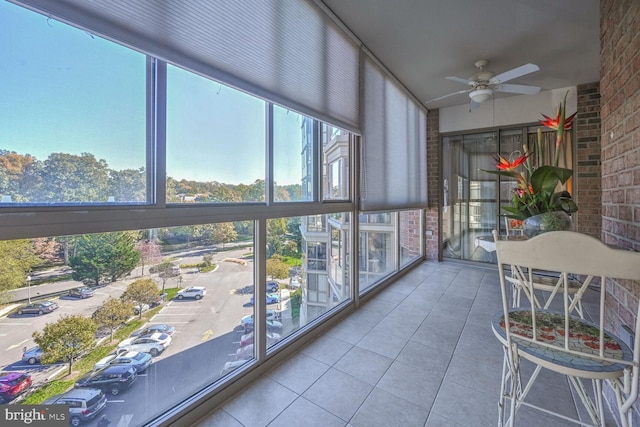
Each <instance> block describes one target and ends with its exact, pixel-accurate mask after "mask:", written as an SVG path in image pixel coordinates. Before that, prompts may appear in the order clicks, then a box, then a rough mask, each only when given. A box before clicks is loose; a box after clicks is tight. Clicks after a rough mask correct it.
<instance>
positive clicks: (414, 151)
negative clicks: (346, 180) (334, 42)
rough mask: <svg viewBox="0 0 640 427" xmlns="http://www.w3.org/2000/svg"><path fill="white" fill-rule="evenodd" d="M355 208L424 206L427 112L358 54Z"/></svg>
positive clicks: (386, 75)
mask: <svg viewBox="0 0 640 427" xmlns="http://www.w3.org/2000/svg"><path fill="white" fill-rule="evenodd" d="M363 62H364V72H363V75H364V92H363V98H364V102H363V109H364V119H363V132H364V133H363V138H362V149H361V166H360V167H361V179H360V187H361V189H360V190H361V195H360V210H362V211H384V210H397V209H409V208H425V207H427V116H426V112H425V111H424V110H423V109H422V108H420V106H419V104H418V103H417V102H415V101H414V100H413V98H412V97H411V96H410V95H409V94H408V93H407V92H405V91H404V89H403V88H402V87H401V86H400V85H399V84H398V83H397V82H396V81H395V79H393V78H392V77H391V76H390V75H389V74H387V73H386V72H385V71H384V70H382V69H381V68H380V67H379V66H378V65H377V64H376V63H375V62H374V61H373V60H371V59H370V58H368V57H367V56H365V57H364V61H363Z"/></svg>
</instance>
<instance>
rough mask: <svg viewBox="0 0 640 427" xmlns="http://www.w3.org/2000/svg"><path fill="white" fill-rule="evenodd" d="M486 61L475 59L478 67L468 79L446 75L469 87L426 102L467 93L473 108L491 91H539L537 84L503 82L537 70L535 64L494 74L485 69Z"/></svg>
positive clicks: (533, 92)
mask: <svg viewBox="0 0 640 427" xmlns="http://www.w3.org/2000/svg"><path fill="white" fill-rule="evenodd" d="M487 63H488V61H487V60H484V59H483V60H480V61H476V63H475V64H474V65H475V66H476V67H477V68H478V70H479V71H478V72H477V73H476V74H474V75H473V76H471V77H469V78H468V79H463V78H460V77H446V79H447V80H451V81H454V82H460V83H464V84H467V85H469V86H471V87H470V88H469V89H465V90H460V91H458V92H453V93H450V94H448V95H444V96H441V97H438V98H435V99H430V100H428V101H427V104H428V103H430V102H435V101H439V100H441V99H444V98H448V97H450V96H453V95H458V94H461V93H468V94H469V98H471V101H470V104H469V109H470V110H473V109H474V108H476V107H477V106H478V105H480V104H481V103H482V102H485V101H487V100H488V99H490V98H491V97H492V96H493V92H506V93H518V94H522V95H533V94H535V93H538V92H540V87H538V86H527V85H514V84H504V83H505V82H508V81H510V80H513V79H516V78H518V77H522V76H524V75H527V74H529V73H533V72H535V71H538V70H539V69H540V67H538V66H537V65H535V64H525V65H521V66H519V67H516V68H513V69H511V70H509V71H505V72H504V73H501V74H498V75H495V74H494V73H493V72H491V71H489V70H486V69H485V67H486V66H487Z"/></svg>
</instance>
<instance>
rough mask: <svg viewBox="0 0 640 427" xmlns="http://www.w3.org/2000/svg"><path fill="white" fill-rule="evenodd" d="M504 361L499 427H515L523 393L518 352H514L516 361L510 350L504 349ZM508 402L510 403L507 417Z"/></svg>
mask: <svg viewBox="0 0 640 427" xmlns="http://www.w3.org/2000/svg"><path fill="white" fill-rule="evenodd" d="M503 350H504V359H503V363H502V378H501V382H500V398H499V400H498V426H499V427H513V426H514V425H515V415H516V410H517V406H518V399H519V398H520V395H521V393H522V389H521V379H520V369H519V366H518V361H517V357H518V356H517V350H515V349H514V350H512V351H513V352H514V353H513V354H514V359H515V360H512V359H511V357H510V355H509V349H508V348H507V347H503ZM507 400H509V401H510V406H509V409H508V411H509V413H508V415H507Z"/></svg>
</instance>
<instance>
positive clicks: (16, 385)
mask: <svg viewBox="0 0 640 427" xmlns="http://www.w3.org/2000/svg"><path fill="white" fill-rule="evenodd" d="M29 387H31V375H29V374H26V373H24V372H4V373H2V374H0V402H8V401H10V400H11V399H14V398H15V397H17V396H19V395H21V394H22V393H24V392H25V391H27V389H28V388H29Z"/></svg>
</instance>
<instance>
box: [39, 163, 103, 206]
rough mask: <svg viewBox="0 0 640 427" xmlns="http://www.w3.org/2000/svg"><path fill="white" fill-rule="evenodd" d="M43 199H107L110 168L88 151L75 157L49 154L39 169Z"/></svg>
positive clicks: (64, 200) (49, 200) (52, 200)
mask: <svg viewBox="0 0 640 427" xmlns="http://www.w3.org/2000/svg"><path fill="white" fill-rule="evenodd" d="M41 177H42V195H41V199H42V201H47V202H96V201H104V202H106V201H107V199H108V197H109V196H110V194H109V186H108V179H109V169H108V165H107V162H106V161H105V160H103V159H101V160H96V158H95V156H94V155H93V154H90V153H82V155H80V156H77V155H73V154H66V153H51V154H50V155H49V157H48V158H47V160H45V161H44V165H43V168H42V174H41Z"/></svg>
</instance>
